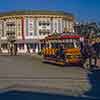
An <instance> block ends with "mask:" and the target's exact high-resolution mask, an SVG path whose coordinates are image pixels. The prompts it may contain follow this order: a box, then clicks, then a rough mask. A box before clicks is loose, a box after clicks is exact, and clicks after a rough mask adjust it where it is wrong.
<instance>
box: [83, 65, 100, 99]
mask: <svg viewBox="0 0 100 100" xmlns="http://www.w3.org/2000/svg"><path fill="white" fill-rule="evenodd" d="M96 67H97V68H95V69H94V68H93V69H91V71H90V73H88V80H89V82H90V85H91V89H90V91H87V92H86V93H84V94H85V95H87V96H90V97H95V98H99V99H98V100H100V69H99V68H98V66H96Z"/></svg>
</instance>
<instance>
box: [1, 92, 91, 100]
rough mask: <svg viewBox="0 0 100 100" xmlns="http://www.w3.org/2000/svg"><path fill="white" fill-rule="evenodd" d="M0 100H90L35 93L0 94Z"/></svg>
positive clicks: (89, 99) (88, 99)
mask: <svg viewBox="0 0 100 100" xmlns="http://www.w3.org/2000/svg"><path fill="white" fill-rule="evenodd" d="M0 99H1V100H14V99H15V100H92V99H91V98H88V97H77V96H76V97H74V96H64V95H56V94H55V95H54V94H47V93H36V92H21V91H9V92H5V93H1V94H0Z"/></svg>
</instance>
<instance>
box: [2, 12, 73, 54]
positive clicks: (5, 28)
mask: <svg viewBox="0 0 100 100" xmlns="http://www.w3.org/2000/svg"><path fill="white" fill-rule="evenodd" d="M74 20H75V19H74V16H73V15H72V14H70V13H67V12H62V11H39V10H37V11H34V10H33V11H30V10H29V11H28V10H25V11H12V12H2V13H0V45H1V50H2V52H8V49H7V48H8V35H9V34H10V33H12V34H14V37H13V38H14V40H15V42H14V43H15V44H16V45H17V51H18V52H19V53H26V52H27V51H28V50H29V51H30V52H34V51H36V52H37V51H38V50H39V40H40V39H43V38H45V36H47V35H49V34H53V33H55V32H56V33H63V32H64V31H67V32H74Z"/></svg>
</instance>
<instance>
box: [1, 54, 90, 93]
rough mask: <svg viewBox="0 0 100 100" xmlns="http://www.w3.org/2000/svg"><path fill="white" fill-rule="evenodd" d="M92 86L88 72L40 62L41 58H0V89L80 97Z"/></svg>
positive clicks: (78, 68)
mask: <svg viewBox="0 0 100 100" xmlns="http://www.w3.org/2000/svg"><path fill="white" fill-rule="evenodd" d="M90 88H91V85H90V83H89V80H88V76H87V71H85V70H83V69H82V68H80V67H75V66H73V67H60V66H56V65H51V64H45V63H42V62H41V58H39V57H38V56H12V57H11V56H0V89H1V90H3V91H5V90H7V89H20V90H25V89H27V90H33V91H42V92H43V91H44V92H52V93H53V92H54V93H55V92H56V93H60V94H61V93H64V94H67V95H80V94H83V93H84V92H86V91H88V90H89V89H90Z"/></svg>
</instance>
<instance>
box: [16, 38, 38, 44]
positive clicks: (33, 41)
mask: <svg viewBox="0 0 100 100" xmlns="http://www.w3.org/2000/svg"><path fill="white" fill-rule="evenodd" d="M15 43H39V40H36V39H27V40H16V41H15Z"/></svg>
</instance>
